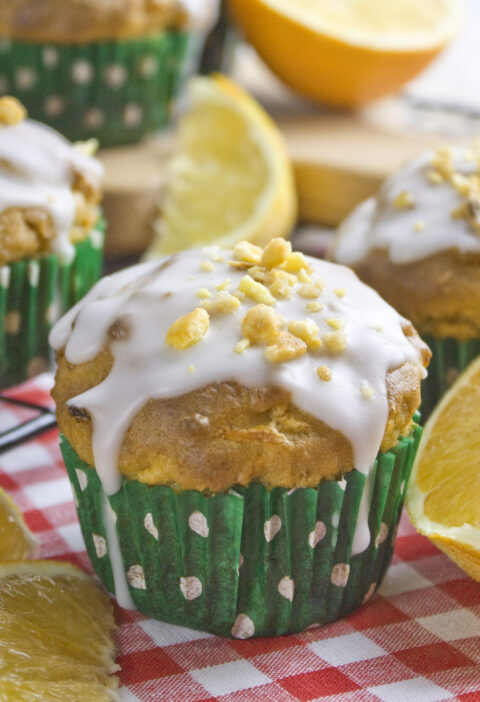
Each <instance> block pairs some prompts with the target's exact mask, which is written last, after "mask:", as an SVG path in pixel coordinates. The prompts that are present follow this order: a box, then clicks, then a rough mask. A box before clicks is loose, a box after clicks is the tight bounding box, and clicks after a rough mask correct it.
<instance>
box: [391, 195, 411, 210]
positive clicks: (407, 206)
mask: <svg viewBox="0 0 480 702" xmlns="http://www.w3.org/2000/svg"><path fill="white" fill-rule="evenodd" d="M393 206H394V207H395V209H396V210H411V209H413V208H414V207H415V202H414V200H413V198H412V196H411V194H410V193H409V192H408V191H407V190H402V192H401V193H398V195H397V196H396V197H395V198H394V200H393Z"/></svg>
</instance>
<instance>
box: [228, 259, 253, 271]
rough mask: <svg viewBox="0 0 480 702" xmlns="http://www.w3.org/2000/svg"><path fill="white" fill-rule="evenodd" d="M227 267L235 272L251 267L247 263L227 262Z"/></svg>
mask: <svg viewBox="0 0 480 702" xmlns="http://www.w3.org/2000/svg"><path fill="white" fill-rule="evenodd" d="M227 263H228V265H229V266H231V267H232V268H235V269H236V270H240V271H241V270H245V269H247V268H250V266H251V265H252V264H251V263H249V262H248V261H227Z"/></svg>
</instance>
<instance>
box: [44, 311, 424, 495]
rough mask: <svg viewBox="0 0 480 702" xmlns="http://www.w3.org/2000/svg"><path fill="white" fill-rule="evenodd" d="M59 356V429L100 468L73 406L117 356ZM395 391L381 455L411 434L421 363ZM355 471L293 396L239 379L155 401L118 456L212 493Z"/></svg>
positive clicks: (128, 464)
mask: <svg viewBox="0 0 480 702" xmlns="http://www.w3.org/2000/svg"><path fill="white" fill-rule="evenodd" d="M112 333H115V332H114V330H112ZM405 333H406V335H407V336H410V337H412V338H413V339H415V340H416V343H418V344H419V346H420V348H421V349H422V354H423V355H424V359H425V362H426V363H428V359H429V355H430V354H429V352H428V349H427V348H426V346H425V345H424V344H423V343H422V342H421V341H420V340H419V339H418V336H417V335H416V332H415V331H414V329H413V327H411V326H410V325H408V326H407V327H406V328H405ZM57 361H58V369H57V374H56V379H55V387H54V389H53V391H52V395H53V397H54V399H55V402H56V404H57V418H58V424H59V427H60V431H61V432H62V433H63V434H64V435H65V436H66V437H67V439H68V440H69V442H70V443H71V444H72V446H73V448H74V449H75V451H76V452H77V453H78V455H79V456H80V458H81V459H82V460H84V461H86V462H87V463H89V464H90V465H94V459H93V453H92V445H91V437H92V426H91V420H90V417H89V415H88V412H86V411H85V410H84V409H83V408H81V407H70V408H69V407H68V406H67V402H68V400H69V399H71V398H72V397H75V396H77V395H79V394H80V393H82V392H85V391H86V390H88V389H89V388H91V387H93V386H95V385H97V384H99V383H100V382H101V381H102V380H103V379H104V378H106V376H107V375H108V373H109V371H110V369H111V366H112V363H113V357H112V354H111V352H110V350H109V349H108V348H105V349H104V350H103V351H102V352H101V353H100V354H99V355H98V356H97V357H96V358H95V359H94V360H92V361H89V362H88V363H84V364H81V365H78V366H75V365H72V364H70V363H68V362H67V361H66V359H65V356H64V354H63V352H61V353H59V354H57ZM387 395H388V406H389V415H388V421H387V425H386V429H385V434H384V437H383V441H382V445H381V450H382V451H387V450H388V449H390V448H391V447H393V446H394V445H395V444H396V443H397V441H398V438H399V436H401V435H408V433H409V432H410V428H411V422H412V415H413V413H414V412H415V410H416V409H417V407H418V405H419V403H420V371H419V368H418V366H416V365H414V364H410V363H406V364H405V365H403V366H401V367H400V368H397V369H396V370H394V371H392V372H391V373H389V374H388V377H387ZM353 467H354V465H353V453H352V447H351V445H350V443H349V442H348V441H347V439H346V438H345V437H344V436H343V435H342V434H341V433H340V432H338V431H335V430H333V429H331V428H330V427H328V426H327V425H326V424H324V423H323V422H321V421H319V420H317V419H316V418H314V417H312V416H310V415H308V414H306V413H305V412H302V411H300V410H299V409H298V408H296V407H295V406H294V405H293V404H292V403H291V401H290V396H289V394H288V393H287V392H285V391H284V390H281V389H278V388H274V387H268V388H254V389H252V388H247V387H244V386H241V385H239V384H237V383H234V382H222V383H216V384H213V385H210V386H207V387H204V388H200V389H199V390H195V391H194V392H190V393H188V394H186V395H183V396H181V397H177V398H172V399H160V400H149V402H148V403H147V404H146V405H145V406H144V407H143V409H142V410H141V411H140V412H139V413H138V414H137V415H136V417H135V418H134V420H133V422H132V424H131V426H130V428H129V430H128V431H127V433H126V435H125V439H124V442H123V446H122V449H121V454H120V458H119V470H120V471H121V472H122V473H123V474H124V475H126V476H127V477H128V478H130V479H138V480H140V481H141V482H144V483H147V484H150V485H155V484H170V485H173V486H175V487H178V488H180V489H196V490H202V491H204V490H206V491H211V492H219V491H225V490H227V489H228V488H230V487H232V486H233V485H247V484H249V483H251V482H253V481H259V482H262V483H263V484H265V485H267V486H270V487H272V486H281V487H288V488H291V487H315V486H317V485H318V483H319V482H320V481H321V480H322V479H331V478H336V479H339V478H341V477H342V476H343V475H344V474H345V473H347V472H349V471H350V470H352V469H353Z"/></svg>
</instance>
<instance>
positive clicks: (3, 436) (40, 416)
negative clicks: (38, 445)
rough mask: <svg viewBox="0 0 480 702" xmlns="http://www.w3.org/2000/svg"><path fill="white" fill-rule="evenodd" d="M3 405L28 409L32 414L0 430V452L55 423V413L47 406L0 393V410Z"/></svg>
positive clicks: (51, 427) (40, 432)
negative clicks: (4, 429)
mask: <svg viewBox="0 0 480 702" xmlns="http://www.w3.org/2000/svg"><path fill="white" fill-rule="evenodd" d="M4 405H8V406H10V407H11V406H13V407H16V408H17V409H18V408H21V409H24V410H29V411H30V412H33V413H34V416H33V417H30V418H29V419H26V420H25V421H20V422H19V423H18V424H15V425H14V426H13V427H11V428H10V429H7V430H6V431H3V432H0V454H2V453H5V452H6V451H10V450H11V449H13V448H15V447H16V446H18V445H19V444H23V443H26V442H27V441H31V440H32V439H34V438H35V437H36V436H39V435H40V434H43V433H44V432H46V431H48V430H49V429H53V427H55V426H56V424H57V422H56V419H55V413H54V411H53V410H52V409H50V408H49V407H43V406H42V405H36V404H33V403H31V402H24V401H23V400H17V399H15V398H12V397H5V396H4V395H2V394H1V393H0V410H1V408H2V406H4Z"/></svg>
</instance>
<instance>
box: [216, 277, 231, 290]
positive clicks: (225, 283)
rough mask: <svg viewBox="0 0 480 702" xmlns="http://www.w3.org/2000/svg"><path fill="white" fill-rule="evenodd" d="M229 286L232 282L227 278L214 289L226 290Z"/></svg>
mask: <svg viewBox="0 0 480 702" xmlns="http://www.w3.org/2000/svg"><path fill="white" fill-rule="evenodd" d="M231 284H232V281H231V280H230V278H227V279H226V280H224V281H223V283H219V284H218V285H216V286H215V287H216V289H217V290H226V289H227V288H228V287H229V286H230V285H231Z"/></svg>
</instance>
